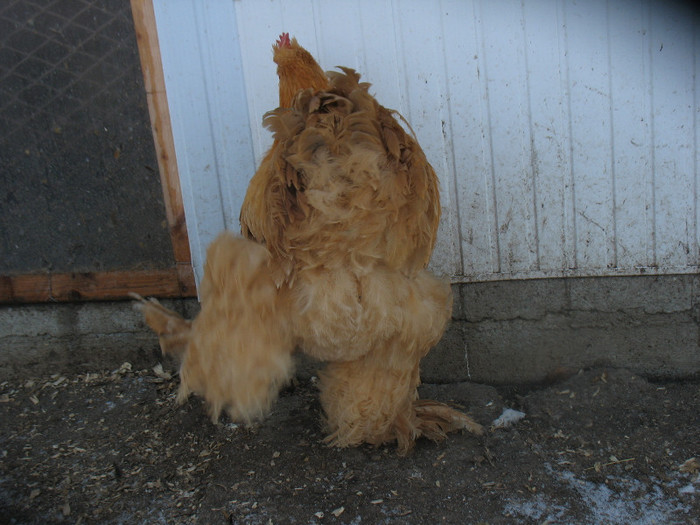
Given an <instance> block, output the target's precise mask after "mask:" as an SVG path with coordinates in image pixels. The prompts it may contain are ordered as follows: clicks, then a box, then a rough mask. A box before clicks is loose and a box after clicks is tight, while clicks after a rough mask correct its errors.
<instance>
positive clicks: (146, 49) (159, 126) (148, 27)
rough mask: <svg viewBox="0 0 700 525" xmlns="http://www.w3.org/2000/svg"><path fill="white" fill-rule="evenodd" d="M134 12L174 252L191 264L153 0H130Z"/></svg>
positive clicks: (177, 257)
mask: <svg viewBox="0 0 700 525" xmlns="http://www.w3.org/2000/svg"><path fill="white" fill-rule="evenodd" d="M131 12H132V15H133V19H134V28H135V30H136V40H137V42H138V48H139V55H140V57H141V69H142V70H143V80H144V85H145V88H146V100H147V102H148V112H149V114H150V118H151V130H152V132H153V141H154V143H155V149H156V155H157V157H158V168H159V172H160V179H161V185H162V187H163V198H164V200H165V212H166V216H167V221H168V227H169V229H170V237H171V238H172V241H173V253H174V255H175V261H176V262H177V263H185V262H186V263H189V262H190V261H191V257H190V244H189V240H188V237H187V223H186V221H185V208H184V205H183V203H182V192H181V190H180V174H179V172H178V169H177V161H176V158H175V143H174V141H173V131H172V125H171V123H170V112H169V111H168V96H167V93H166V91H165V77H164V76H163V63H162V62H161V57H160V46H159V44H158V29H157V27H156V19H155V13H154V11H153V0H131Z"/></svg>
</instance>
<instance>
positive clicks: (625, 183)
mask: <svg viewBox="0 0 700 525" xmlns="http://www.w3.org/2000/svg"><path fill="white" fill-rule="evenodd" d="M647 11H648V9H647V8H646V7H645V6H644V4H643V3H642V2H640V1H639V0H627V1H622V0H619V1H615V2H610V3H609V4H608V13H609V27H608V31H609V46H610V64H611V67H610V70H611V88H612V89H611V100H612V108H613V111H612V116H611V118H612V123H613V126H612V130H613V132H612V135H611V144H612V148H613V151H614V165H613V167H614V174H615V179H614V183H615V187H614V195H613V196H612V198H613V202H614V206H615V209H614V214H615V224H616V227H615V232H616V236H615V243H616V250H615V253H616V255H617V259H616V266H617V267H619V268H638V267H639V268H641V267H649V266H651V265H652V264H653V261H654V248H653V242H652V240H653V235H654V216H653V209H652V207H651V206H650V203H651V201H652V195H653V189H652V183H653V172H652V154H651V148H652V141H651V128H650V122H651V99H650V92H649V85H650V81H651V71H650V64H649V42H648V38H649V37H648V33H649V28H648V25H647V23H648V19H647Z"/></svg>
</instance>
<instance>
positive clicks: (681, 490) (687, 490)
mask: <svg viewBox="0 0 700 525" xmlns="http://www.w3.org/2000/svg"><path fill="white" fill-rule="evenodd" d="M678 493H679V494H695V486H694V485H693V484H692V483H688V484H687V485H686V486H685V487H681V488H679V489H678Z"/></svg>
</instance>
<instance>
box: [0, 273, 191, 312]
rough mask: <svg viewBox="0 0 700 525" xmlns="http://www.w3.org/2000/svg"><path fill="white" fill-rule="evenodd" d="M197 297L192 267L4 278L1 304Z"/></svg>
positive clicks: (27, 275) (2, 280)
mask: <svg viewBox="0 0 700 525" xmlns="http://www.w3.org/2000/svg"><path fill="white" fill-rule="evenodd" d="M128 292H136V293H138V294H141V295H143V296H156V297H192V296H194V295H196V289H195V284H194V275H193V273H192V267H191V266H190V265H189V264H182V265H177V266H176V267H174V268H166V269H163V270H126V271H115V272H85V273H54V274H25V275H14V276H0V303H44V302H66V301H86V300H112V299H124V298H125V297H126V296H127V293H128Z"/></svg>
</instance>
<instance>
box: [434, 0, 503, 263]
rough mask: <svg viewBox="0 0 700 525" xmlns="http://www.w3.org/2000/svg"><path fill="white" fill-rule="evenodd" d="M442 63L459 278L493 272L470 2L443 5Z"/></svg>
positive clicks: (482, 99) (480, 65)
mask: <svg viewBox="0 0 700 525" xmlns="http://www.w3.org/2000/svg"><path fill="white" fill-rule="evenodd" d="M443 27H444V31H445V61H446V64H447V79H446V80H447V90H448V93H449V104H450V120H449V122H450V135H451V137H450V138H451V143H452V149H451V152H450V153H451V155H452V157H453V162H452V164H453V165H454V175H453V176H454V185H455V197H456V207H457V209H458V212H459V217H458V219H459V234H460V238H461V253H462V274H463V275H476V274H492V273H494V272H496V271H497V270H498V255H497V254H498V250H497V227H496V221H495V214H494V202H495V199H494V192H493V185H492V182H493V180H492V178H491V164H492V161H491V158H492V157H491V143H490V141H489V139H490V135H489V133H488V115H487V113H488V105H487V98H486V97H487V88H486V77H485V75H484V73H483V71H484V53H483V52H482V45H483V37H482V35H481V31H482V27H481V24H480V18H479V16H478V14H477V12H476V6H475V4H474V3H473V2H461V1H454V2H449V3H446V4H445V15H444V18H443Z"/></svg>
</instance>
